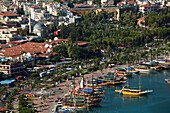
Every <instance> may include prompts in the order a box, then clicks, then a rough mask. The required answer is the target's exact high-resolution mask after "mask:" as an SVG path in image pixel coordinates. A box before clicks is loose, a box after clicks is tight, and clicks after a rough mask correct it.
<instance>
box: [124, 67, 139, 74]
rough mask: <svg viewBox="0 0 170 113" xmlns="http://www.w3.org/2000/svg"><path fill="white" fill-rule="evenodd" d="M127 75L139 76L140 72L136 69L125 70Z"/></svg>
mask: <svg viewBox="0 0 170 113" xmlns="http://www.w3.org/2000/svg"><path fill="white" fill-rule="evenodd" d="M125 70H126V72H127V73H131V74H138V73H139V71H136V70H135V69H134V68H125Z"/></svg>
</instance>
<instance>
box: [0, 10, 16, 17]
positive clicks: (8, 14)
mask: <svg viewBox="0 0 170 113" xmlns="http://www.w3.org/2000/svg"><path fill="white" fill-rule="evenodd" d="M0 15H1V16H18V14H15V13H12V12H9V11H5V12H1V13H0Z"/></svg>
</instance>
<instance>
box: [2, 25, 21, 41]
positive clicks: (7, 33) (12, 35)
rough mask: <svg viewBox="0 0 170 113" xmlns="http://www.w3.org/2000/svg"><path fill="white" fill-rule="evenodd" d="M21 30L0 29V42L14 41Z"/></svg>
mask: <svg viewBox="0 0 170 113" xmlns="http://www.w3.org/2000/svg"><path fill="white" fill-rule="evenodd" d="M21 30H22V29H21V28H14V27H13V28H9V27H5V26H4V27H0V42H4V43H6V42H10V41H14V40H16V39H17V38H18V37H17V36H18V32H20V31H21Z"/></svg>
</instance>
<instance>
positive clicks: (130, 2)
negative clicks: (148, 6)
mask: <svg viewBox="0 0 170 113" xmlns="http://www.w3.org/2000/svg"><path fill="white" fill-rule="evenodd" d="M135 3H137V1H129V2H128V4H135Z"/></svg>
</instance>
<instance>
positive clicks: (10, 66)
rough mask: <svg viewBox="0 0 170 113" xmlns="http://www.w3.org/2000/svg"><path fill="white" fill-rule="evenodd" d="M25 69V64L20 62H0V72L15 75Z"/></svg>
mask: <svg viewBox="0 0 170 113" xmlns="http://www.w3.org/2000/svg"><path fill="white" fill-rule="evenodd" d="M24 69H25V66H24V65H23V63H21V62H10V63H7V62H5V61H3V62H1V63H0V72H3V73H4V74H6V75H15V74H17V73H22V72H23V70H24Z"/></svg>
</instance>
